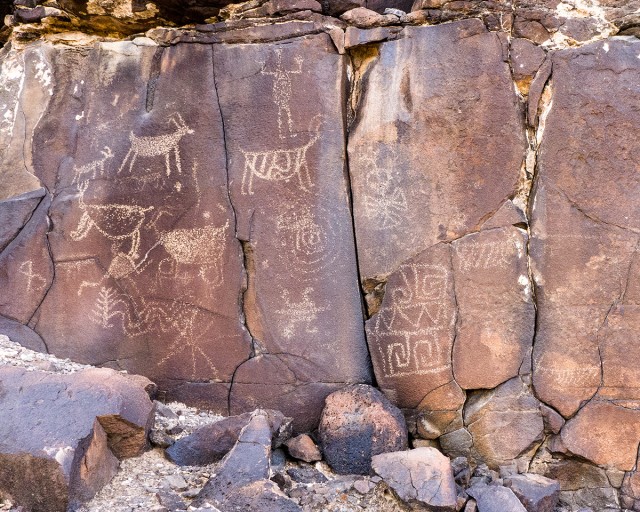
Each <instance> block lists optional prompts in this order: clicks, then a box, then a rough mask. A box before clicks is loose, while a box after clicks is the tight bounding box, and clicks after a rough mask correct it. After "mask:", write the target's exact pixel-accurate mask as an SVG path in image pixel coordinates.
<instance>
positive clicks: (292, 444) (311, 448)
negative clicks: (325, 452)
mask: <svg viewBox="0 0 640 512" xmlns="http://www.w3.org/2000/svg"><path fill="white" fill-rule="evenodd" d="M285 445H286V447H287V449H288V450H289V455H291V456H292V457H293V458H295V459H300V460H303V461H305V462H315V461H318V460H322V454H321V453H320V450H319V449H318V447H317V446H316V443H314V442H313V439H311V438H310V437H309V436H308V435H307V434H301V435H299V436H297V437H294V438H292V439H289V440H288V441H287V442H286V443H285Z"/></svg>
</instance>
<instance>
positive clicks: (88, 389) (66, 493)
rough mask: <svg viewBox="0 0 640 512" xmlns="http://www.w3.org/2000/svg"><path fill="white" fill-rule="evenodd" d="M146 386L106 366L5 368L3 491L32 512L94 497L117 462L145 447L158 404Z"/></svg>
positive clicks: (0, 403) (0, 398)
mask: <svg viewBox="0 0 640 512" xmlns="http://www.w3.org/2000/svg"><path fill="white" fill-rule="evenodd" d="M145 383H147V384H151V383H150V382H149V381H148V380H146V379H144V380H139V379H133V378H130V377H128V376H125V375H122V374H120V373H117V372H115V371H113V370H108V369H88V370H83V371H80V372H77V373H73V374H68V375H60V374H52V373H47V372H39V371H28V370H26V369H23V368H13V367H2V368H0V416H2V418H3V420H2V422H0V494H6V495H7V496H9V497H10V499H11V500H12V501H13V502H14V503H15V504H17V505H20V506H23V507H25V508H28V509H29V510H33V511H34V512H39V511H42V512H45V511H47V512H54V511H55V512H57V511H61V512H64V511H66V510H67V509H68V508H73V507H77V506H79V505H80V504H81V503H83V502H85V501H88V500H89V499H91V498H92V497H93V496H94V495H95V494H96V493H97V492H98V491H99V490H100V489H101V487H102V486H104V485H105V484H106V483H107V482H109V480H111V478H112V477H113V476H114V475H115V473H116V471H117V468H118V459H121V458H123V457H132V456H135V455H139V454H140V453H142V451H143V450H144V449H145V447H146V446H147V435H148V433H149V429H150V427H151V425H152V423H153V418H154V407H153V403H152V401H151V400H150V398H149V396H148V394H147V391H146V390H145Z"/></svg>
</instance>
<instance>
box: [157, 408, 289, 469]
mask: <svg viewBox="0 0 640 512" xmlns="http://www.w3.org/2000/svg"><path fill="white" fill-rule="evenodd" d="M262 412H263V413H264V415H265V417H266V418H267V422H268V424H269V428H270V429H271V436H272V437H273V438H274V440H275V439H278V438H279V437H280V436H281V435H282V436H285V437H286V434H285V431H286V430H287V428H289V427H290V426H291V419H290V418H285V417H284V415H283V414H282V413H281V412H279V411H272V410H264V411H262ZM253 414H254V413H244V414H240V415H238V416H229V417H227V418H223V419H221V420H220V421H216V422H215V423H212V424H210V425H205V426H204V427H200V428H198V429H197V430H195V431H194V432H192V433H191V434H189V435H188V436H185V437H182V438H180V439H178V440H177V441H176V442H175V443H173V444H172V445H171V446H170V447H169V448H168V449H167V450H166V454H167V457H168V458H169V460H171V461H173V462H175V463H176V464H178V465H180V466H206V465H208V464H212V463H214V462H217V461H219V460H220V459H222V458H223V457H224V456H225V455H226V454H227V453H228V452H229V450H231V449H232V448H233V447H234V445H235V444H236V442H237V441H238V438H239V436H240V433H241V432H242V429H243V428H245V427H246V426H247V425H248V424H249V422H250V421H251V418H252V417H253ZM282 440H283V439H280V441H282Z"/></svg>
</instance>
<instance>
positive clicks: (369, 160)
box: [360, 150, 409, 230]
mask: <svg viewBox="0 0 640 512" xmlns="http://www.w3.org/2000/svg"><path fill="white" fill-rule="evenodd" d="M379 159H380V157H379V155H378V152H377V151H373V150H364V151H363V153H362V156H361V157H360V162H361V166H362V169H364V173H365V189H364V190H363V192H362V193H363V199H362V211H363V213H364V216H365V217H366V218H367V219H369V220H372V221H375V223H374V224H373V225H372V226H373V228H374V229H381V230H382V229H391V228H395V227H397V226H399V225H401V224H402V223H403V221H404V220H406V218H407V212H408V210H409V204H408V202H407V197H406V195H405V193H404V191H403V190H402V189H401V188H400V187H399V186H398V185H397V183H396V181H397V180H396V178H395V176H394V173H393V170H392V169H391V168H388V167H386V166H384V165H379V164H378V161H379ZM394 160H395V158H394Z"/></svg>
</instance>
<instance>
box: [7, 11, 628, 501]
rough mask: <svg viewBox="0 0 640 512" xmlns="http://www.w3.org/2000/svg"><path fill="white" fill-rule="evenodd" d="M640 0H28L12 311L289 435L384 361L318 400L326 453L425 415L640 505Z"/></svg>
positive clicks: (14, 37)
mask: <svg viewBox="0 0 640 512" xmlns="http://www.w3.org/2000/svg"><path fill="white" fill-rule="evenodd" d="M639 2H640V0H630V1H617V0H608V1H606V2H599V3H598V2H578V1H577V0H567V1H564V2H551V1H544V2H540V1H536V0H522V1H518V2H512V1H509V0H505V1H500V2H486V1H475V0H474V1H449V2H446V1H443V0H416V1H415V2H413V5H410V4H411V2H408V0H388V1H383V0H325V1H323V2H317V1H315V0H255V1H251V2H244V3H240V4H229V5H225V3H226V2H225V1H224V0H221V1H219V2H203V1H202V0H193V1H190V2H189V3H188V4H189V5H188V6H185V5H183V4H180V5H178V4H177V3H176V2H174V1H173V0H160V1H158V2H148V3H145V2H142V3H140V2H137V1H136V2H134V1H132V0H113V1H112V0H92V1H91V2H88V3H87V2H79V1H75V0H64V1H63V0H59V1H58V2H57V4H56V6H54V5H53V3H52V2H39V1H37V0H17V1H16V2H15V8H14V9H13V11H12V13H11V15H9V16H7V18H6V28H5V29H2V30H0V43H1V42H3V41H4V40H5V39H7V38H9V40H10V44H6V45H5V46H4V47H3V48H2V49H1V50H0V332H2V333H6V334H10V335H11V337H12V338H13V339H16V340H18V341H19V342H20V343H22V344H23V345H25V346H27V347H31V348H36V349H38V350H42V351H48V352H50V353H52V354H56V355H57V356H60V357H63V358H64V357H68V358H70V359H74V360H76V361H79V362H83V363H90V364H93V365H96V366H104V367H111V368H114V369H124V370H127V371H129V372H134V373H139V374H142V375H144V376H146V377H148V378H150V379H152V380H153V381H154V382H155V383H156V384H157V385H158V386H159V389H160V391H161V392H162V393H163V398H166V399H168V400H179V401H183V402H185V403H188V404H190V405H194V406H197V407H200V408H206V409H209V410H212V411H215V412H218V413H222V414H225V415H242V413H246V412H247V411H252V410H254V409H256V408H269V409H274V410H281V411H282V412H283V413H284V416H286V417H291V418H293V426H294V429H295V430H296V431H297V432H296V433H297V434H299V433H303V432H311V431H313V430H314V429H315V428H316V427H317V426H318V424H319V422H320V415H321V412H322V408H323V405H324V403H325V398H326V397H327V396H329V395H330V394H331V393H334V392H340V390H341V389H342V388H344V387H345V386H352V385H353V386H357V385H359V384H364V385H367V384H370V383H372V382H373V381H374V380H375V383H376V385H377V386H379V389H380V390H381V391H382V393H384V395H385V396H386V397H387V399H388V400H389V403H387V402H384V401H383V400H381V398H380V397H379V396H377V395H376V393H375V392H373V391H367V392H366V393H365V392H363V391H362V389H363V388H357V387H355V388H352V387H349V388H348V390H347V391H346V392H345V393H346V394H345V395H343V396H344V397H345V398H344V403H343V404H342V405H339V404H333V405H331V404H330V406H328V408H327V411H325V412H326V414H325V418H324V419H323V422H324V425H323V426H322V427H321V432H324V434H322V435H321V436H320V440H321V441H322V442H321V445H322V446H321V448H323V449H324V451H325V453H326V456H327V460H328V461H329V463H330V464H332V465H333V466H334V467H336V468H339V470H340V471H343V472H344V471H355V472H361V473H362V472H367V471H369V469H370V468H369V463H370V459H371V456H373V455H375V454H376V453H378V452H377V450H382V451H386V450H388V449H389V450H391V449H392V450H404V449H406V447H407V443H406V441H407V436H406V431H405V430H404V429H405V427H406V426H407V425H408V428H409V432H410V435H411V437H412V439H411V442H412V446H439V447H440V448H442V450H443V451H444V452H445V453H446V454H447V455H449V456H451V457H457V456H461V457H466V458H467V460H468V461H469V463H470V464H471V466H475V465H478V464H487V465H488V466H489V467H490V470H498V469H499V467H501V466H508V467H513V466H514V465H515V467H517V468H518V469H520V470H522V468H528V467H530V466H531V467H536V468H538V467H540V468H542V467H544V470H543V469H541V470H540V471H539V472H540V473H541V474H544V475H546V476H551V477H552V478H555V477H553V475H552V473H553V472H554V471H556V469H557V468H558V467H560V466H561V467H563V468H565V465H568V466H566V467H575V468H578V469H580V473H581V474H582V473H585V472H588V471H587V470H584V468H585V467H588V468H591V469H589V471H591V470H592V469H594V468H595V469H598V468H597V466H599V467H600V468H604V469H603V471H604V470H605V469H606V473H603V474H605V479H606V480H607V482H608V483H607V484H606V485H604V484H602V485H601V482H599V483H597V485H596V484H595V483H594V485H593V486H590V485H591V483H593V482H591V483H589V485H587V484H586V483H585V484H584V486H583V487H580V486H573V487H575V488H573V487H572V488H570V489H569V488H568V487H566V486H565V487H562V488H561V500H564V501H563V503H564V502H566V503H567V505H568V506H571V507H577V506H582V505H585V504H588V503H589V501H590V500H591V501H593V503H594V504H597V506H601V508H607V507H609V506H618V505H620V506H622V505H624V506H627V505H629V507H628V508H633V507H636V508H638V507H639V506H640V505H638V506H637V505H636V500H640V498H639V497H638V496H636V494H634V492H635V491H633V492H632V490H629V489H626V488H625V490H624V492H623V495H622V497H624V500H626V501H624V500H622V497H620V498H618V497H616V492H617V491H616V490H615V489H618V488H620V487H621V486H622V480H623V477H621V476H620V475H622V474H623V473H624V472H628V473H630V474H635V473H634V471H635V470H634V468H636V465H637V447H638V443H639V442H640V427H638V425H639V424H640V402H639V400H640V396H638V389H640V381H639V377H638V372H637V370H636V369H637V367H638V363H639V361H638V358H639V357H640V354H639V352H638V347H637V345H638V344H637V343H636V342H635V340H636V339H637V337H638V332H640V320H638V318H636V317H637V307H638V303H639V301H640V286H639V284H638V283H639V281H638V279H637V275H638V268H639V267H638V257H637V248H638V245H639V243H640V238H639V233H640V226H639V225H638V222H637V219H638V215H636V210H637V206H636V205H637V196H638V193H639V187H640V182H639V179H640V178H638V176H637V171H638V166H639V165H640V153H639V151H638V141H637V133H638V130H639V128H640V117H639V116H640V114H639V111H638V108H637V105H638V102H639V100H640V91H639V90H638V86H637V84H638V83H640V59H638V55H639V54H640V42H639V41H638V40H637V38H633V37H631V36H633V34H640V29H639V27H640V19H638V9H639V8H640V3H639ZM85 4H86V5H85ZM143 4H144V5H143ZM205 4H206V5H205ZM387 8H390V9H387ZM213 16H217V18H215V19H213ZM205 19H208V20H209V21H208V22H206V23H205V22H204V21H205ZM187 21H188V22H198V23H194V24H192V25H189V26H183V27H181V28H179V27H177V26H176V25H178V24H181V23H183V22H187ZM161 25H164V26H161ZM146 29H149V30H147V32H146V33H144V35H142V32H143V31H144V30H146ZM82 31H84V33H83V32H82ZM615 34H619V35H622V36H626V37H612V36H613V35H615ZM105 35H108V36H109V37H108V38H106V37H103V36H105ZM129 35H130V36H129ZM125 36H126V37H125ZM118 37H121V39H118ZM374 375H375V379H374ZM354 389H360V391H358V392H355V391H354ZM358 393H360V394H361V395H362V396H360V395H358ZM336 396H340V395H336ZM341 400H342V399H341ZM329 402H331V400H330V401H329ZM374 403H375V404H377V405H375V406H374V405H373V404H374ZM345 404H350V405H345ZM356 404H361V406H362V408H361V409H360V410H357V411H356V409H355V407H356ZM363 404H364V405H363ZM334 406H335V407H336V410H337V411H342V412H344V413H345V414H342V412H340V413H333V412H328V411H331V408H332V407H334ZM340 407H342V409H340ZM393 407H398V408H400V409H402V413H401V412H399V410H397V409H394V408H393ZM354 411H356V412H354ZM403 414H404V415H406V418H407V420H406V422H407V425H405V423H403V420H402V418H401V415H403ZM332 415H333V416H332ZM340 415H342V416H340ZM249 418H250V416H246V417H244V419H243V420H242V421H240V422H239V423H237V424H234V425H226V426H224V425H223V426H220V427H216V428H222V430H221V431H220V432H218V431H216V430H215V428H213V427H212V430H211V432H201V433H200V435H201V440H200V441H198V440H197V439H196V438H191V439H189V440H184V441H181V442H179V443H176V444H175V445H174V446H173V447H171V448H170V450H169V451H170V454H171V456H172V457H173V458H174V460H176V461H178V460H182V461H183V462H182V463H185V464H186V463H187V461H189V462H188V463H195V462H197V461H200V462H203V463H204V461H209V460H214V459H218V458H220V457H221V456H222V455H223V454H224V453H225V452H226V451H227V450H229V449H230V448H231V446H232V445H233V443H235V441H236V439H237V437H238V435H239V432H240V430H241V429H242V428H243V427H244V426H245V423H246V422H248V421H249ZM380 418H385V419H384V422H386V423H384V422H383V423H384V424H385V425H387V426H388V427H389V428H388V430H385V431H379V430H378V423H379V422H380V421H381V419H380ZM325 420H326V421H325ZM376 422H378V423H376ZM356 425H357V428H356ZM223 427H224V428H223ZM102 428H103V429H105V431H106V430H107V427H106V426H104V425H102ZM332 428H333V429H335V431H331V429H332ZM97 432H98V433H97V434H96V436H98V437H99V436H100V435H101V434H100V433H99V431H97ZM328 432H332V433H331V434H328ZM372 433H374V434H375V435H376V436H377V437H375V439H374V438H372V435H373V434H372ZM212 435H215V436H216V439H219V440H220V443H219V446H214V445H210V446H208V448H207V450H202V449H201V448H200V446H201V444H200V443H201V442H203V440H204V442H206V443H208V439H210V437H211V436H212ZM323 435H324V436H325V437H324V438H323V437H322V436H323ZM331 436H334V437H333V438H332V437H331ZM96 439H97V438H96ZM154 439H155V440H156V442H158V443H161V444H166V439H164V440H163V439H162V438H161V437H157V436H156V437H154ZM347 440H348V441H347ZM281 441H282V439H281V440H280V441H278V442H281ZM96 442H97V441H96ZM292 443H293V442H292ZM380 446H384V449H383V448H380ZM299 448H300V446H295V445H294V444H292V445H291V446H290V450H291V451H292V453H293V451H295V450H296V449H299ZM303 448H304V450H302V451H304V452H305V454H304V455H303V454H302V452H297V453H299V455H300V456H303V457H306V458H308V459H309V458H310V459H316V458H317V454H316V453H315V452H314V453H311V452H313V450H311V445H309V443H308V442H307V443H306V445H305V447H303ZM340 459H342V461H341V460H340ZM345 460H346V461H345ZM587 463H588V464H587ZM578 464H585V465H584V466H577V465H578ZM589 464H591V465H589ZM554 468H555V469H554ZM565 469H566V468H565ZM583 470H584V471H583ZM558 471H560V470H558ZM563 471H564V470H563ZM567 471H568V470H567ZM600 476H602V475H600ZM629 478H631V477H630V476H629ZM558 480H559V481H561V479H560V478H558ZM256 482H257V483H256ZM247 485H250V486H254V487H255V488H256V489H257V488H260V489H265V493H263V494H265V496H266V495H268V496H271V495H272V493H271V491H272V490H273V491H274V492H275V489H274V488H273V486H272V485H271V484H269V483H265V482H264V481H263V479H262V477H261V478H260V479H258V480H255V481H252V482H251V483H250V484H247ZM563 485H564V483H563V482H562V481H561V486H563ZM572 485H573V484H572ZM254 487H251V489H253V488H254ZM361 488H363V489H364V484H362V485H361ZM251 489H249V487H247V489H245V491H246V492H245V491H243V493H244V494H243V493H240V492H239V493H238V494H237V495H236V497H237V499H238V500H239V501H237V503H236V502H234V503H236V505H237V506H238V507H245V508H246V507H252V506H255V507H261V506H263V505H258V503H257V502H256V503H253V502H251V500H250V493H251V492H252V491H251ZM275 494H277V492H275ZM639 495H640V493H639ZM274 496H275V495H274ZM272 497H273V496H272ZM225 499H226V498H225ZM234 499H235V498H234ZM278 499H279V498H276V497H274V500H276V501H277V500H278ZM243 500H244V501H243ZM247 500H249V501H247ZM621 500H622V501H621ZM623 501H624V503H623ZM251 503H253V504H251ZM265 503H266V502H265ZM469 503H470V504H469V506H470V507H472V506H474V505H473V502H471V501H470V502H469ZM477 504H478V506H479V507H480V508H482V506H484V505H482V500H481V499H479V500H478V503H477ZM227 505H228V506H231V502H229V503H227ZM236 505H233V506H236ZM458 505H459V504H458ZM265 506H266V505H265ZM283 506H284V505H283ZM286 506H289V504H286ZM594 506H596V505H594Z"/></svg>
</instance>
